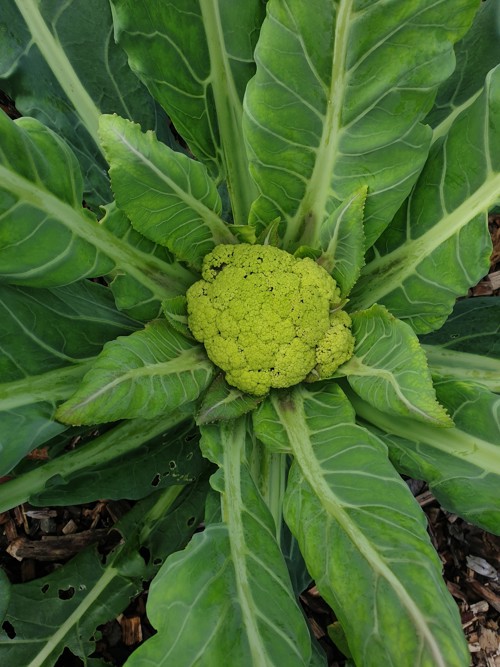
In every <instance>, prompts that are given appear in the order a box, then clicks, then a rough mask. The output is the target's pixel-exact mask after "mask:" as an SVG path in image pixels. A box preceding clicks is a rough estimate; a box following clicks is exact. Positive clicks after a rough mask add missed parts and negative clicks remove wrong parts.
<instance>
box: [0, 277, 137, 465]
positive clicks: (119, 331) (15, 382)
mask: <svg viewBox="0 0 500 667" xmlns="http://www.w3.org/2000/svg"><path fill="white" fill-rule="evenodd" d="M0 321H1V322H2V333H1V335H0V378H1V380H2V381H1V383H0V475H4V474H6V473H8V472H9V471H10V470H11V469H12V468H13V467H14V465H16V464H17V462H18V461H19V460H20V459H21V458H22V457H23V456H25V455H26V454H27V453H28V452H30V451H31V450H32V449H34V448H35V447H38V446H40V445H41V444H43V443H45V442H46V441H48V440H49V439H50V438H52V437H53V436H55V435H57V434H58V433H60V432H61V431H64V430H65V429H66V426H64V425H63V424H60V423H58V422H56V421H54V412H55V409H56V405H57V403H58V402H60V401H62V400H65V399H67V398H69V397H70V395H71V394H72V393H74V391H75V390H76V388H77V386H78V383H79V381H80V380H81V378H82V377H83V375H84V373H85V372H86V371H87V370H88V368H89V366H88V364H89V362H90V361H91V360H92V359H93V358H94V357H96V356H97V355H98V354H99V352H100V351H101V349H102V346H103V345H104V343H106V342H107V341H109V340H112V339H113V338H114V337H115V336H117V335H124V334H127V333H131V332H132V331H134V330H135V329H137V327H138V326H139V324H138V323H137V322H134V321H133V320H131V319H129V318H128V317H126V316H124V315H121V314H120V313H119V312H118V311H117V310H116V309H115V308H114V305H113V299H112V296H111V294H110V293H109V291H108V290H107V289H105V288H104V287H102V286H101V285H97V284H96V283H92V282H81V283H75V284H73V285H69V286H67V287H60V288H53V289H51V290H49V289H31V288H23V287H11V286H7V285H0Z"/></svg>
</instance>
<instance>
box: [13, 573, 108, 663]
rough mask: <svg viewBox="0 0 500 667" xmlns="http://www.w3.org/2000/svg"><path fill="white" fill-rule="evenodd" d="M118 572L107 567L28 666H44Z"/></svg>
mask: <svg viewBox="0 0 500 667" xmlns="http://www.w3.org/2000/svg"><path fill="white" fill-rule="evenodd" d="M118 574H119V573H118V570H115V569H114V568H113V567H108V568H106V570H105V571H104V572H103V574H102V576H101V577H100V579H99V580H98V581H97V582H96V583H95V585H94V586H93V588H92V590H91V591H90V592H89V593H88V594H87V595H86V596H85V599H84V600H83V601H82V602H81V604H79V605H78V607H77V608H76V609H75V610H74V612H73V613H72V614H70V615H69V616H68V618H67V619H66V620H65V621H64V623H63V624H62V625H61V626H59V628H58V629H57V631H56V632H55V633H54V634H53V635H52V637H51V638H50V639H49V640H48V641H47V642H46V644H45V645H44V647H43V649H42V650H41V651H40V653H38V655H37V656H36V658H34V659H33V660H32V661H31V662H30V663H29V665H26V667H42V665H43V664H44V662H45V660H46V659H47V658H48V657H49V656H50V654H51V653H52V652H53V651H54V650H55V649H56V648H57V647H58V645H59V644H60V642H61V641H62V640H63V639H64V637H66V635H67V634H68V633H69V632H71V630H72V628H73V627H75V626H76V625H77V624H78V622H79V620H80V619H81V618H82V616H83V615H84V614H85V612H87V611H88V610H89V609H90V608H91V606H92V605H93V604H94V603H95V602H96V601H97V600H98V599H99V596H100V595H101V594H102V593H103V592H104V591H105V590H106V588H107V587H108V586H109V584H110V583H111V582H112V581H113V579H114V578H115V577H116V576H117V575H118Z"/></svg>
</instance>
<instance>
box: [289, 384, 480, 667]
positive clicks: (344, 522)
mask: <svg viewBox="0 0 500 667" xmlns="http://www.w3.org/2000/svg"><path fill="white" fill-rule="evenodd" d="M278 414H279V418H280V423H281V426H282V429H283V436H284V437H285V438H286V439H287V440H288V441H289V443H290V447H291V449H292V452H293V456H294V463H293V464H292V468H291V471H290V478H289V481H288V486H287V494H286V497H285V507H284V513H285V520H286V521H287V523H288V525H289V526H290V529H291V531H292V533H293V534H294V535H295V537H296V538H297V540H298V542H299V545H300V548H301V551H302V554H303V556H304V559H305V561H306V564H307V566H308V569H309V572H310V573H311V576H312V577H313V578H314V580H315V582H316V585H317V586H318V589H319V591H320V593H321V594H322V595H323V597H324V598H325V599H326V600H327V601H328V602H329V604H330V605H331V606H332V607H333V609H334V610H335V613H336V615H337V617H338V619H339V620H340V622H341V624H342V626H343V628H344V630H345V632H346V635H347V637H348V642H349V648H350V651H351V653H352V655H353V658H354V660H355V662H356V664H357V665H363V667H380V665H390V664H393V665H398V666H399V667H414V665H415V664H418V665H422V666H424V665H425V666H429V667H431V666H432V667H450V666H451V665H453V666H456V667H459V666H460V667H467V665H468V664H469V654H468V650H467V645H466V643H465V640H464V638H463V635H462V631H461V626H460V622H459V618H458V610H457V607H456V605H455V603H454V601H453V599H452V597H451V596H450V595H449V593H448V592H447V590H446V586H445V584H444V582H443V580H442V577H441V563H440V560H439V558H438V556H437V554H436V553H435V551H434V550H433V548H432V545H431V543H430V540H429V538H428V535H427V532H426V526H425V519H424V516H423V514H422V512H421V510H420V508H419V506H418V504H417V503H416V502H415V500H414V498H413V496H412V495H411V493H410V491H409V489H408V487H407V486H406V484H405V483H404V482H403V481H402V479H401V478H400V476H399V475H398V474H397V472H396V471H395V470H394V468H393V467H392V466H391V464H390V462H389V460H388V458H387V450H386V447H385V446H384V444H383V443H382V442H381V441H380V440H379V439H378V438H376V437H374V436H373V435H372V434H370V433H369V432H368V431H367V430H366V429H364V428H361V427H360V426H357V425H356V424H355V423H354V412H353V409H352V407H351V405H350V403H349V401H348V400H347V398H346V397H345V395H343V394H342V392H341V390H340V389H339V387H338V386H336V385H330V386H328V385H323V387H322V388H319V389H317V390H311V391H307V390H305V389H304V388H297V389H295V390H294V391H293V392H291V393H290V394H289V395H288V397H284V398H283V402H282V406H281V409H279V411H278ZM346 573H348V576H346Z"/></svg>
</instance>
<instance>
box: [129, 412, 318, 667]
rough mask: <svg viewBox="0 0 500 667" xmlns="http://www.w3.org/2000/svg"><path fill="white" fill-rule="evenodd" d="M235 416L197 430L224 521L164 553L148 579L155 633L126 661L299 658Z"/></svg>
mask: <svg viewBox="0 0 500 667" xmlns="http://www.w3.org/2000/svg"><path fill="white" fill-rule="evenodd" d="M245 441H246V428H245V422H244V419H240V420H239V421H233V422H229V423H225V424H223V425H221V426H220V427H219V426H212V427H204V429H203V450H204V453H205V455H208V456H209V458H210V459H212V460H213V461H216V462H217V463H218V465H219V466H220V468H221V469H220V470H219V472H218V473H216V475H215V478H212V485H213V486H214V487H215V488H216V489H217V490H218V491H219V492H220V493H221V504H222V516H223V520H224V523H216V524H212V525H209V526H208V527H207V528H206V529H205V530H204V531H203V532H202V533H199V534H197V535H195V536H194V538H193V540H192V541H191V543H190V544H189V546H188V547H187V548H186V549H185V550H184V551H183V552H180V553H178V554H175V555H173V556H172V557H170V558H169V559H168V560H167V562H166V563H165V565H164V566H163V567H162V569H161V570H160V572H159V574H158V575H157V576H156V578H155V579H154V581H153V583H152V584H151V588H150V592H149V598H148V615H149V618H150V620H151V622H152V623H153V625H154V626H155V628H156V629H157V631H158V633H157V634H156V635H155V636H154V637H152V638H151V639H150V640H148V641H147V642H146V643H145V644H144V646H142V647H140V648H139V649H138V650H137V651H136V652H135V653H134V654H133V655H132V657H131V658H130V659H129V660H128V661H127V667H135V666H136V665H137V666H139V665H140V666H141V667H142V666H143V665H145V664H154V665H156V666H157V667H161V666H165V667H166V666H167V665H183V666H184V665H185V666H186V667H187V665H199V664H203V665H207V666H209V665H210V666H211V665H213V666H214V667H215V666H216V665H225V664H227V665H234V666H235V667H255V666H256V665H259V667H271V666H275V667H282V666H283V665H290V666H292V665H294V666H295V665H303V666H305V665H307V666H308V665H309V663H310V659H311V644H310V639H309V632H308V630H307V625H306V623H305V620H304V617H303V616H302V614H301V612H300V610H299V608H298V606H297V603H296V601H295V598H294V595H293V592H292V588H291V584H290V579H289V576H288V572H287V569H286V565H285V563H284V561H283V557H282V555H281V552H280V550H279V548H278V545H277V543H276V540H275V532H276V528H275V525H274V522H273V519H272V517H271V515H270V513H269V511H268V509H267V507H266V505H265V503H264V502H263V500H262V498H261V496H260V495H259V493H258V491H257V489H256V487H255V485H254V483H253V482H252V479H251V477H250V475H249V473H248V468H247V463H246V461H245V445H246V442H245Z"/></svg>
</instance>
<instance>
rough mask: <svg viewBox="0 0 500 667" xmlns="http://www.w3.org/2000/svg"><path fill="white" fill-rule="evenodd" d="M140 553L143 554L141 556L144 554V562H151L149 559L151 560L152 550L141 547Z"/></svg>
mask: <svg viewBox="0 0 500 667" xmlns="http://www.w3.org/2000/svg"><path fill="white" fill-rule="evenodd" d="M139 553H140V554H141V556H142V560H143V561H144V563H145V564H146V565H148V564H149V561H150V560H151V552H150V550H149V549H147V548H146V547H141V548H140V549H139Z"/></svg>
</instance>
